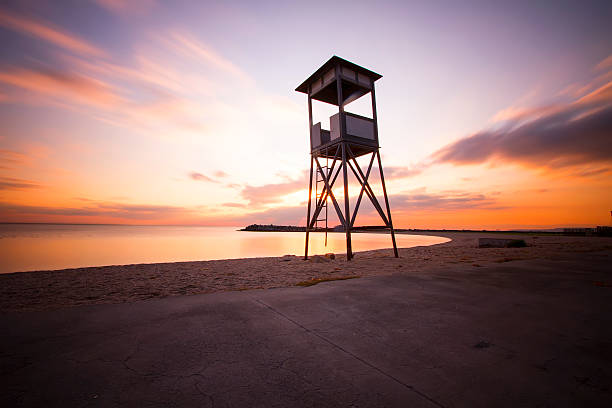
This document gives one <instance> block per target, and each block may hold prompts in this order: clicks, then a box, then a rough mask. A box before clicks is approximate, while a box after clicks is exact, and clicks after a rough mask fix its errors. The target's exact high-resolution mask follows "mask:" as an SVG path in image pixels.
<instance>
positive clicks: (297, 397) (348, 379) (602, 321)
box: [0, 251, 612, 407]
mask: <svg viewBox="0 0 612 408" xmlns="http://www.w3.org/2000/svg"><path fill="white" fill-rule="evenodd" d="M611 260H612V252H611V251H607V252H600V253H578V254H568V255H567V256H565V257H563V259H556V260H537V261H533V260H532V261H513V262H505V263H500V264H495V265H489V266H485V267H479V268H477V267H470V266H467V267H466V266H465V265H457V266H456V267H455V268H445V269H440V270H437V271H435V272H433V273H427V274H410V275H394V276H385V277H376V278H362V279H354V280H348V281H338V282H329V283H322V284H319V285H316V286H313V287H308V288H285V289H274V290H257V291H245V292H226V293H218V294H212V295H197V296H185V297H173V298H166V299H162V300H152V301H142V302H135V303H131V304H120V305H97V306H86V307H79V308H72V309H61V310H56V311H48V312H30V313H12V314H5V315H2V316H0V333H1V334H0V349H1V354H0V361H1V371H0V383H1V384H2V393H1V394H0V404H1V405H2V406H7V407H8V406H11V407H13V406H62V407H66V406H68V407H71V406H204V407H207V406H209V407H213V406H214V407H243V406H248V407H274V406H282V407H285V406H287V407H288V406H290V407H309V406H313V407H315V406H316V407H327V406H329V407H337V406H346V407H380V406H387V407H396V406H397V407H406V406H410V407H435V406H438V407H490V406H497V407H506V406H507V407H515V406H534V407H536V406H602V407H603V406H608V404H609V401H610V397H611V396H612V395H611V390H612V385H611V384H612V369H611V368H610V367H612V315H611V314H610V311H611V310H612V287H610V286H609V285H610V284H611V283H612V281H611V280H612V276H611V273H612V269H611V268H610V265H611V262H610V261H611Z"/></svg>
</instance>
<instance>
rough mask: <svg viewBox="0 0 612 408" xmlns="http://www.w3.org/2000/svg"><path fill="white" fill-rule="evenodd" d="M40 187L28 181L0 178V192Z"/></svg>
mask: <svg viewBox="0 0 612 408" xmlns="http://www.w3.org/2000/svg"><path fill="white" fill-rule="evenodd" d="M40 187H41V185H40V184H38V183H35V182H33V181H30V180H23V179H17V178H11V177H0V191H3V190H25V189H31V188H40Z"/></svg>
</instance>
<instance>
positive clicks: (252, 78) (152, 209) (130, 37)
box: [0, 0, 612, 229]
mask: <svg viewBox="0 0 612 408" xmlns="http://www.w3.org/2000/svg"><path fill="white" fill-rule="evenodd" d="M461 3H462V4H461V5H459V2H454V1H451V2H442V1H431V2H430V1H425V2H403V1H397V2H385V1H378V2H371V1H369V2H359V1H347V2H332V1H324V2H320V3H319V2H317V1H307V2H306V1H305V2H291V1H286V2H285V1H283V2H281V1H278V2H272V1H242V2H239V1H236V2H233V1H227V2H206V1H185V2H182V1H172V2H170V1H168V2H163V1H155V0H140V1H128V0H98V1H91V2H86V1H77V0H75V1H52V0H49V1H30V0H22V1H13V2H11V1H9V2H2V5H1V6H0V40H1V44H2V47H0V222H61V223H112V224H197V225H229V226H240V225H246V224H251V223H275V224H294V225H295V224H304V223H305V217H306V205H305V202H306V201H307V198H308V197H307V196H308V190H307V189H308V181H307V170H308V166H309V164H310V156H309V136H308V115H307V100H306V96H305V95H304V94H301V93H297V92H295V91H294V89H295V88H296V86H297V85H299V84H300V83H301V82H302V81H303V80H305V79H306V78H307V77H308V76H309V75H310V74H311V73H313V72H314V71H315V70H316V69H317V68H318V67H319V66H320V65H321V64H323V63H324V62H325V61H327V60H328V59H329V58H330V57H331V56H332V55H338V56H340V57H342V58H345V59H348V60H349V61H352V62H355V63H357V64H359V65H362V66H364V67H366V68H368V69H371V70H373V71H375V72H378V73H380V74H381V75H383V78H382V79H380V80H379V81H378V82H377V83H376V86H377V88H376V97H377V105H378V119H379V135H380V143H381V154H382V159H383V165H384V170H385V177H386V178H387V189H388V192H389V194H390V196H391V210H392V214H393V217H394V224H395V226H396V227H401V228H479V229H480V228H489V229H495V228H500V229H503V228H553V227H562V226H595V225H609V224H610V210H612V181H611V180H612V2H610V1H602V2H589V1H577V2H564V1H559V2H532V1H526V2H521V1H517V2H514V1H508V2H489V1H486V2H461ZM493 3H497V4H493ZM357 104H358V102H357ZM317 114H318V115H320V116H321V118H320V119H319V120H321V119H323V120H327V118H326V116H329V114H327V113H325V112H318V111H317ZM374 184H377V183H374ZM349 190H350V196H351V199H352V200H353V201H354V196H356V195H357V194H358V192H359V190H358V187H357V184H356V182H353V183H351V185H350V188H349ZM336 194H337V195H338V196H341V192H340V191H338V192H337V193H336ZM330 208H331V207H330ZM361 211H363V213H361V212H360V217H358V219H357V224H374V223H378V224H380V223H381V222H380V221H379V220H377V219H376V217H375V215H376V214H375V212H374V211H372V208H371V207H368V206H364V207H363V210H361ZM336 222H337V221H336V220H335V219H332V220H330V223H331V224H332V225H334V224H335V223H336Z"/></svg>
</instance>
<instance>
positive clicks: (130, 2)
mask: <svg viewBox="0 0 612 408" xmlns="http://www.w3.org/2000/svg"><path fill="white" fill-rule="evenodd" d="M95 1H96V3H98V5H99V6H101V7H102V8H104V9H106V10H108V11H110V12H111V13H113V14H116V15H118V16H132V15H134V14H146V13H148V12H149V11H151V9H152V8H154V7H155V6H156V5H157V2H156V1H155V0H95Z"/></svg>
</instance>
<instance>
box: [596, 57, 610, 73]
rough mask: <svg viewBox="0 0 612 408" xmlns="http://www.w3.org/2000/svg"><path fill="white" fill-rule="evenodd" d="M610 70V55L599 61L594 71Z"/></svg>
mask: <svg viewBox="0 0 612 408" xmlns="http://www.w3.org/2000/svg"><path fill="white" fill-rule="evenodd" d="M610 68H612V54H610V55H608V57H607V58H606V59H604V60H603V61H601V62H600V63H599V64H597V65H595V70H596V71H603V70H605V69H610Z"/></svg>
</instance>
